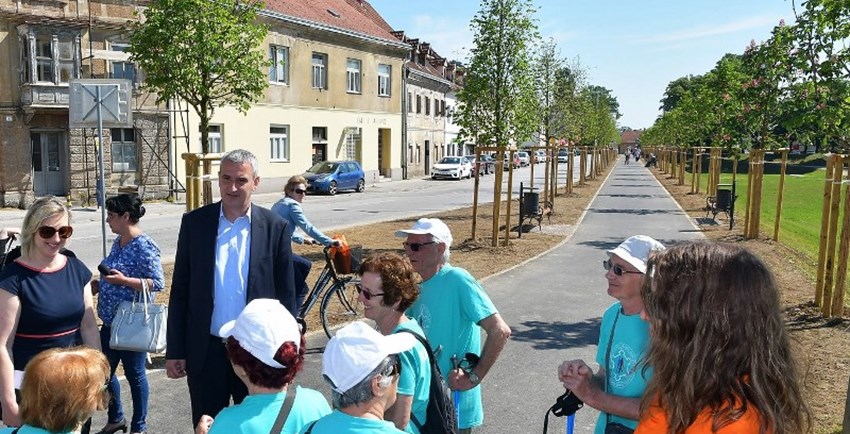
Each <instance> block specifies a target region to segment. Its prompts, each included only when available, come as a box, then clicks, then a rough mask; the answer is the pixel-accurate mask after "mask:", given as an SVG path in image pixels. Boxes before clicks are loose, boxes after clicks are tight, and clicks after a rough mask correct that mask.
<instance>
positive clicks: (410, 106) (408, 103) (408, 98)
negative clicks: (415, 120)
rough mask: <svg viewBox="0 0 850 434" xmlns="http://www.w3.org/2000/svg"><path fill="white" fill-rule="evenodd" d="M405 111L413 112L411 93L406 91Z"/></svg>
mask: <svg viewBox="0 0 850 434" xmlns="http://www.w3.org/2000/svg"><path fill="white" fill-rule="evenodd" d="M407 112H408V113H413V94H412V93H410V92H407Z"/></svg>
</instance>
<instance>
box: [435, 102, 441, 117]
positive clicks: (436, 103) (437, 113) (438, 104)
mask: <svg viewBox="0 0 850 434" xmlns="http://www.w3.org/2000/svg"><path fill="white" fill-rule="evenodd" d="M434 116H440V100H436V99H435V100H434Z"/></svg>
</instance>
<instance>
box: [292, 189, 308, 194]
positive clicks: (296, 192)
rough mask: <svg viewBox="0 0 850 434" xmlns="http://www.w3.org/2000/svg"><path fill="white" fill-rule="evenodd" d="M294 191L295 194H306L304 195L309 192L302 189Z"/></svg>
mask: <svg viewBox="0 0 850 434" xmlns="http://www.w3.org/2000/svg"><path fill="white" fill-rule="evenodd" d="M293 191H294V192H295V194H304V193H307V190H302V189H300V188H296V189H295V190H293Z"/></svg>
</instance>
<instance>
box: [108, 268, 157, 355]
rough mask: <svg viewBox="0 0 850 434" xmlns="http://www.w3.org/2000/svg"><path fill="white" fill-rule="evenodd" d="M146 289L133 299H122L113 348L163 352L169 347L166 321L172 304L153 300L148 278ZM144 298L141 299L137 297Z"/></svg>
mask: <svg viewBox="0 0 850 434" xmlns="http://www.w3.org/2000/svg"><path fill="white" fill-rule="evenodd" d="M141 281H142V291H141V293H140V294H137V295H136V297H134V300H133V301H122V302H121V304H119V305H118V311H117V312H116V313H115V318H114V319H113V320H112V332H111V334H110V336H109V347H110V348H112V349H113V350H123V351H138V352H142V353H161V352H163V351H165V325H166V323H167V322H168V306H166V305H164V304H157V303H150V302H148V300H150V299H151V293H150V290H149V289H148V285H147V282H146V279H141ZM139 298H140V299H141V300H140V301H137V299H139Z"/></svg>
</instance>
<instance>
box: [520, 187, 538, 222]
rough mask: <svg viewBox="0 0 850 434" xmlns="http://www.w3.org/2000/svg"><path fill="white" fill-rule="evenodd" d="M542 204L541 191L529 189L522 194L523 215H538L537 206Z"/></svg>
mask: <svg viewBox="0 0 850 434" xmlns="http://www.w3.org/2000/svg"><path fill="white" fill-rule="evenodd" d="M539 206H540V193H537V192H534V191H527V192H525V193H523V194H522V216H523V217H526V216H533V215H537V208H538V207H539Z"/></svg>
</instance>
